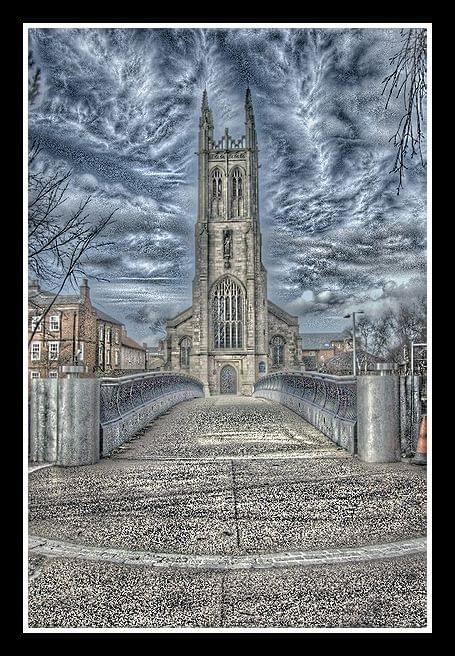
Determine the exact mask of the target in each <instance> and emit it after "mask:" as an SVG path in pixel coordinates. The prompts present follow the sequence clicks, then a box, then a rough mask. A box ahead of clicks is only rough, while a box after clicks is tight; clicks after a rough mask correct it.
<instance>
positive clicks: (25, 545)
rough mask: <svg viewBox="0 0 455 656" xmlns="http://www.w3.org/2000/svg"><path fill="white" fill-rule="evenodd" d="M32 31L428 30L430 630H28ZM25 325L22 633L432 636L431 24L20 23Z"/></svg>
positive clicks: (428, 618) (428, 571) (428, 583)
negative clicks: (390, 634) (21, 34)
mask: <svg viewBox="0 0 455 656" xmlns="http://www.w3.org/2000/svg"><path fill="white" fill-rule="evenodd" d="M36 28H47V29H49V28H54V29H65V28H66V29H76V28H86V29H103V28H122V29H128V28H131V29H135V28H142V29H163V28H168V29H180V28H187V29H191V28H201V29H202V28H205V29H219V28H222V29H251V28H255V29H270V28H277V29H311V28H319V29H338V28H354V29H368V28H370V29H384V28H386V29H398V30H399V29H403V28H424V29H426V30H427V42H428V55H427V66H428V77H427V84H428V97H427V207H428V210H427V241H428V259H427V264H428V274H427V299H428V338H427V342H428V363H429V366H428V381H427V384H428V394H427V397H428V400H427V411H428V444H429V449H428V456H427V458H428V467H427V471H428V502H427V509H428V545H427V549H428V560H427V585H428V591H427V621H428V626H427V627H425V628H423V629H417V628H372V629H368V628H333V629H332V628H297V627H289V628H280V627H277V628H259V627H258V628H243V627H234V628H218V627H217V628H213V629H211V628H190V627H182V628H167V627H162V628H150V629H133V628H131V629H126V628H106V629H102V628H96V629H92V628H68V629H66V628H43V629H29V628H28V503H27V499H28V330H27V326H28V266H27V260H28V244H27V237H26V235H27V217H28V207H27V196H28V184H27V162H28V30H30V29H36ZM23 128H24V141H23V163H24V176H23V234H24V244H23V246H24V248H23V321H24V339H23V374H24V392H23V480H24V482H25V485H24V497H23V533H24V542H23V599H24V601H23V604H24V606H23V631H24V633H157V632H159V633H286V632H292V633H416V632H418V633H431V632H432V608H431V594H432V579H431V567H430V563H431V560H432V523H431V520H432V512H431V511H432V503H431V501H432V498H431V483H432V448H431V446H432V407H433V404H432V361H433V360H432V327H431V322H432V293H431V278H432V232H431V228H432V183H431V175H432V157H431V155H432V24H431V23H405V22H403V23H387V22H386V23H330V22H328V23H217V22H213V23H109V22H106V23H90V22H80V23H65V22H63V23H24V24H23Z"/></svg>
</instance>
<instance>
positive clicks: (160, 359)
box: [145, 340, 166, 371]
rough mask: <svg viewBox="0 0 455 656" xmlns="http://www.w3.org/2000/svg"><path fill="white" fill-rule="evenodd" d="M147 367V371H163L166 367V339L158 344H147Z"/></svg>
mask: <svg viewBox="0 0 455 656" xmlns="http://www.w3.org/2000/svg"><path fill="white" fill-rule="evenodd" d="M145 368H146V369H147V371H161V370H163V369H165V368H166V340H161V341H160V342H159V344H158V346H147V348H146V352H145Z"/></svg>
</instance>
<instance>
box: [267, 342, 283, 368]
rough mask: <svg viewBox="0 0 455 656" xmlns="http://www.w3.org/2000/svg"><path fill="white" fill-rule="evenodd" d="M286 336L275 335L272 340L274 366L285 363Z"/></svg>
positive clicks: (271, 350)
mask: <svg viewBox="0 0 455 656" xmlns="http://www.w3.org/2000/svg"><path fill="white" fill-rule="evenodd" d="M285 343H286V342H285V341H284V338H283V337H281V335H275V336H274V337H272V339H271V340H270V352H271V357H272V364H273V366H274V367H279V366H280V365H283V364H284V345H285Z"/></svg>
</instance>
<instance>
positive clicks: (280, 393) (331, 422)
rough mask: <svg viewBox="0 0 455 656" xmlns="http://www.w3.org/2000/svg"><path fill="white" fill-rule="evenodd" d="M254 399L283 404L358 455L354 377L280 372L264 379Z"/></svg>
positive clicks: (260, 382)
mask: <svg viewBox="0 0 455 656" xmlns="http://www.w3.org/2000/svg"><path fill="white" fill-rule="evenodd" d="M253 395H254V396H256V397H261V398H266V399H271V400H274V401H278V402H279V403H282V404H283V405H285V406H286V407H288V408H290V409H291V410H293V411H294V412H296V413H297V414H299V415H301V416H302V417H303V418H304V419H306V420H307V421H308V422H309V423H310V424H312V425H313V426H315V427H316V428H318V429H319V430H320V431H321V432H322V433H324V435H326V436H327V437H329V438H330V439H331V440H333V441H334V442H335V443H336V444H338V445H339V446H341V447H343V448H344V449H347V450H348V451H350V452H351V453H356V451H357V437H356V435H357V432H356V426H357V383H356V378H355V377H354V376H330V375H327V374H320V373H316V372H310V371H307V372H282V373H272V374H269V375H267V376H264V377H263V378H261V379H260V380H258V382H257V383H256V384H255V385H254V390H253Z"/></svg>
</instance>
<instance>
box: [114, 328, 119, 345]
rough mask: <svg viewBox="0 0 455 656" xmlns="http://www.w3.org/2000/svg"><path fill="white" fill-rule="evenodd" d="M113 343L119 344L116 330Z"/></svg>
mask: <svg viewBox="0 0 455 656" xmlns="http://www.w3.org/2000/svg"><path fill="white" fill-rule="evenodd" d="M115 343H116V344H118V343H119V334H118V330H116V331H115Z"/></svg>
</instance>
